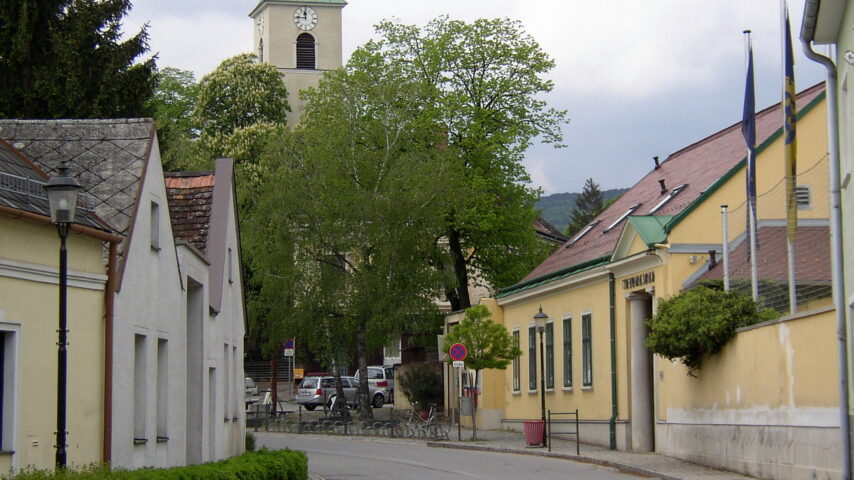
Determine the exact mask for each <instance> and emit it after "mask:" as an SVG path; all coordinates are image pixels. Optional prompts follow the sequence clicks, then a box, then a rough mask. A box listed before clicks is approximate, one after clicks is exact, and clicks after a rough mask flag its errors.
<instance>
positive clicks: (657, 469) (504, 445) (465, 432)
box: [427, 426, 753, 480]
mask: <svg viewBox="0 0 854 480" xmlns="http://www.w3.org/2000/svg"><path fill="white" fill-rule="evenodd" d="M461 437H462V439H463V440H462V441H458V440H457V428H456V426H454V427H453V428H452V429H451V432H450V434H449V435H448V438H449V440H448V441H441V442H428V443H427V445H429V446H431V447H437V448H458V449H468V450H486V451H493V452H506V453H518V454H523V455H539V456H544V457H555V458H565V459H567V460H575V461H582V462H590V463H596V464H599V465H606V466H609V467H615V468H618V469H620V470H623V471H626V472H630V473H637V474H641V475H648V476H651V477H656V478H661V479H664V480H701V479H702V480H751V479H752V478H753V477H747V476H744V475H740V474H737V473H732V472H726V471H723V470H716V469H714V468H709V467H704V466H702V465H697V464H695V463H691V462H686V461H684V460H679V459H677V458H672V457H667V456H664V455H660V454H657V453H631V452H621V451H615V450H608V449H607V448H604V447H600V446H596V445H588V444H585V443H583V442H582V443H581V446H580V450H581V455H576V454H575V450H576V445H575V442H574V441H572V440H561V439H556V438H553V439H552V449H551V450H552V451H551V452H549V451H548V449H547V448H545V447H526V446H525V436H524V434H523V433H521V432H510V431H495V430H478V432H477V438H478V439H477V440H470V439H471V429H468V428H463V429H462V436H461Z"/></svg>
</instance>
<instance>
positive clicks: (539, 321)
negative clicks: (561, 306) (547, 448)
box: [534, 305, 549, 445]
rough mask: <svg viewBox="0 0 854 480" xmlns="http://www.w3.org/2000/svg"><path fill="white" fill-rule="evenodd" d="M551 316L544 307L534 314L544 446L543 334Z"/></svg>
mask: <svg viewBox="0 0 854 480" xmlns="http://www.w3.org/2000/svg"><path fill="white" fill-rule="evenodd" d="M548 319H549V316H548V315H546V314H545V313H543V307H542V305H541V306H540V311H539V312H537V313H536V314H534V325H535V326H536V327H537V331H538V332H540V410H541V413H542V420H543V445H545V444H546V428H545V421H546V361H545V355H544V353H543V334H544V333H545V331H546V321H547V320H548Z"/></svg>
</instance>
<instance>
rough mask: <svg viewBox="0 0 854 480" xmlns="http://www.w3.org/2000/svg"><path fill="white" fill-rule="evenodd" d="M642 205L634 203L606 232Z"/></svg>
mask: <svg viewBox="0 0 854 480" xmlns="http://www.w3.org/2000/svg"><path fill="white" fill-rule="evenodd" d="M640 206H641V204H640V203H636V204H634V205H632V206H631V207H629V209H628V210H626V213H624V214H622V215H620V218H618V219H616V220H614V223H612V224H610V225H608V228H606V229H605V232H606V233H607V232H610V231H611V230H613V229H614V227H616V226H617V225H619V224H620V222H622V221H623V220H625V219H626V217H628V216H629V215H631V214H632V213H634V211H635V210H637V209H638V208H639V207H640ZM582 321H583V320H582Z"/></svg>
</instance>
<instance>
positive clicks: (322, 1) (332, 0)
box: [249, 0, 347, 17]
mask: <svg viewBox="0 0 854 480" xmlns="http://www.w3.org/2000/svg"><path fill="white" fill-rule="evenodd" d="M268 4H272V5H294V6H303V5H328V6H340V7H343V6H344V5H347V2H346V1H345V0H303V1H300V0H261V1H260V2H258V5H256V6H255V8H253V9H252V11H251V12H249V16H250V17H254V16H255V15H256V14H257V13H258V12H259V11H260V10H261V9H262V8H263V7H264V6H265V5H268Z"/></svg>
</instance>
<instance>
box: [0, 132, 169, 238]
mask: <svg viewBox="0 0 854 480" xmlns="http://www.w3.org/2000/svg"><path fill="white" fill-rule="evenodd" d="M153 136H154V122H153V121H152V120H151V119H109V120H88V119H87V120H14V119H11V120H8V119H0V138H3V139H5V140H6V141H8V142H9V143H10V144H12V146H14V147H15V148H16V149H18V150H20V151H21V152H23V153H24V154H25V155H26V156H27V157H29V158H30V159H32V161H33V163H35V164H36V166H38V167H39V168H40V169H42V170H43V171H44V172H45V173H47V174H48V175H53V172H54V171H55V170H56V168H57V167H58V166H59V163H60V161H61V160H66V161H67V162H68V169H69V174H70V175H71V176H73V177H75V178H77V180H78V181H79V182H80V184H81V185H83V188H84V190H85V191H86V192H88V193H89V194H91V195H92V196H93V197H94V206H93V209H94V211H95V212H96V213H97V214H98V216H99V217H101V218H102V219H104V220H106V221H107V222H108V223H109V224H110V225H111V226H112V227H113V228H114V229H115V230H116V231H118V232H119V233H121V234H122V235H123V236H127V234H128V229H129V228H130V222H131V217H132V216H133V209H134V202H135V201H136V198H137V193H138V190H139V187H140V185H141V180H142V177H143V175H144V174H145V165H146V160H147V158H148V155H149V149H150V148H151V141H152V139H153V138H154V137H153ZM123 243H124V242H123Z"/></svg>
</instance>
